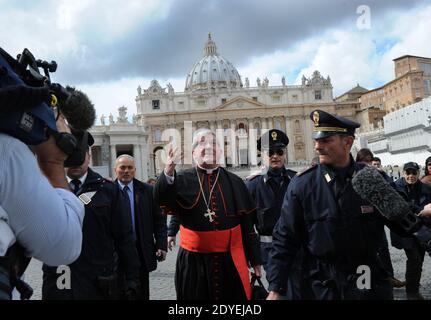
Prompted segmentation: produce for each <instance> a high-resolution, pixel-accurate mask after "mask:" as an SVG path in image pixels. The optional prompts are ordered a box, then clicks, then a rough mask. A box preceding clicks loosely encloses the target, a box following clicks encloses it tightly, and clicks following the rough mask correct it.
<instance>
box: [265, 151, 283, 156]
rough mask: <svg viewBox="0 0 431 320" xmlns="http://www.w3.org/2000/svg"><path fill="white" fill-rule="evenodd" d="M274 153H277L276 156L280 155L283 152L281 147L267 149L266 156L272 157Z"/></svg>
mask: <svg viewBox="0 0 431 320" xmlns="http://www.w3.org/2000/svg"><path fill="white" fill-rule="evenodd" d="M274 154H277V155H278V156H282V155H283V154H284V150H283V149H276V150H274V149H269V150H268V156H270V157H272V156H273V155H274Z"/></svg>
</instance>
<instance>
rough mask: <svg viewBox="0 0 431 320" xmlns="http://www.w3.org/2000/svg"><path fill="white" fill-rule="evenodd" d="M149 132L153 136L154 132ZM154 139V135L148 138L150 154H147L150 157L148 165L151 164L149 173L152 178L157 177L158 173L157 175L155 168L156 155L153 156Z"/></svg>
mask: <svg viewBox="0 0 431 320" xmlns="http://www.w3.org/2000/svg"><path fill="white" fill-rule="evenodd" d="M149 132H150V133H151V134H152V133H153V131H152V130H149ZM153 137H154V135H153V136H148V152H147V155H148V163H149V168H148V171H149V175H150V177H155V176H156V173H155V171H156V168H154V154H153V150H154V145H153Z"/></svg>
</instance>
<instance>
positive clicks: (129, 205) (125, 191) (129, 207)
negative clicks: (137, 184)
mask: <svg viewBox="0 0 431 320" xmlns="http://www.w3.org/2000/svg"><path fill="white" fill-rule="evenodd" d="M129 191H130V188H129V187H128V186H124V188H123V197H124V202H125V205H126V208H127V210H128V211H129V212H130V217H131V218H132V226H133V230H135V217H134V212H133V210H132V205H133V202H132V201H131V198H130V195H129ZM132 199H133V198H132Z"/></svg>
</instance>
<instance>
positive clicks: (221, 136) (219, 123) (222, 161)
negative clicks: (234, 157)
mask: <svg viewBox="0 0 431 320" xmlns="http://www.w3.org/2000/svg"><path fill="white" fill-rule="evenodd" d="M215 122H216V124H217V129H216V131H215V132H216V137H217V142H218V143H219V146H220V148H221V150H222V154H221V156H220V160H219V162H220V165H222V166H226V155H225V153H224V130H223V125H222V123H223V120H217V121H215Z"/></svg>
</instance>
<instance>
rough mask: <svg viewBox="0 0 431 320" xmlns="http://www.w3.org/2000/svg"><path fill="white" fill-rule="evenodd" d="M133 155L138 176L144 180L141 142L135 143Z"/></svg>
mask: <svg viewBox="0 0 431 320" xmlns="http://www.w3.org/2000/svg"><path fill="white" fill-rule="evenodd" d="M133 157H134V158H135V166H136V178H137V179H138V180H142V158H141V146H140V145H139V144H134V145H133Z"/></svg>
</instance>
